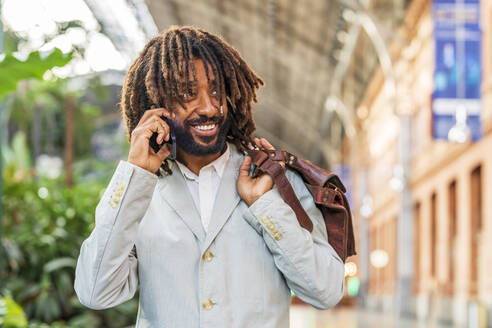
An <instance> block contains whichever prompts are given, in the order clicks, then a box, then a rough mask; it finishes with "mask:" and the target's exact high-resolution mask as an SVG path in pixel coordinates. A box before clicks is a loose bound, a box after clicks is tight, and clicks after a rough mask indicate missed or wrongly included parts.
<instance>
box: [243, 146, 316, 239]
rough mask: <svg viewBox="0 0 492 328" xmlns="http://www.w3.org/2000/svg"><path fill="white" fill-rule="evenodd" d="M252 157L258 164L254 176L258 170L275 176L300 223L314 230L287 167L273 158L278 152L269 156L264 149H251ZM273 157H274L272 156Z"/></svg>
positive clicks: (282, 194) (280, 191)
mask: <svg viewBox="0 0 492 328" xmlns="http://www.w3.org/2000/svg"><path fill="white" fill-rule="evenodd" d="M248 153H249V156H250V157H251V160H252V163H253V164H254V165H255V166H256V169H255V172H254V176H257V175H258V171H260V172H261V173H267V174H268V175H270V176H271V177H272V178H273V181H274V183H275V185H276V186H277V189H278V191H279V193H280V196H282V198H283V200H284V201H285V202H286V203H287V204H288V205H289V206H290V207H291V208H292V210H293V211H294V213H295V214H296V217H297V220H298V221H299V224H300V225H301V227H303V228H304V229H306V230H308V231H309V232H312V231H313V223H312V222H311V219H310V218H309V216H308V215H307V214H306V211H304V208H303V207H302V205H301V202H300V201H299V199H298V198H297V196H296V194H295V192H294V189H292V185H291V184H290V182H289V180H288V179H287V177H286V176H285V169H284V168H283V167H282V166H281V165H280V164H279V163H278V162H277V161H276V160H275V159H274V158H273V157H274V156H275V154H276V153H274V152H271V153H270V154H274V156H271V155H270V156H269V155H268V153H266V152H264V151H262V150H256V149H255V150H250V151H248ZM270 157H272V158H270Z"/></svg>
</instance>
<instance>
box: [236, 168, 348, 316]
mask: <svg viewBox="0 0 492 328" xmlns="http://www.w3.org/2000/svg"><path fill="white" fill-rule="evenodd" d="M286 175H287V178H288V179H289V181H290V183H291V184H292V187H293V189H294V191H295V193H296V195H297V197H298V198H299V201H300V202H301V205H302V206H303V208H304V210H305V211H306V213H307V214H308V216H309V217H310V219H311V221H312V222H313V231H312V232H311V233H310V232H309V231H307V230H306V229H304V228H302V227H301V226H300V225H299V222H298V221H297V218H296V215H295V213H294V211H293V210H292V209H291V208H290V206H289V205H287V204H286V203H285V202H284V200H283V199H282V197H281V196H280V193H279V192H278V190H277V188H276V187H274V188H273V189H272V190H270V191H268V192H266V193H265V194H264V195H263V196H261V197H260V198H259V199H258V200H256V202H254V203H253V204H252V205H251V206H250V207H249V208H248V209H247V210H246V211H245V212H244V215H243V217H244V218H245V219H246V221H248V222H249V223H250V225H251V226H252V227H253V228H255V229H256V231H257V232H258V233H260V234H261V235H262V236H263V239H264V240H265V243H266V245H267V247H268V248H269V249H270V251H271V253H272V255H273V258H274V261H275V265H276V266H277V268H278V269H279V270H280V271H281V272H282V273H283V275H284V277H285V279H286V282H287V285H288V286H289V288H290V289H291V290H292V291H293V292H294V293H295V294H296V295H297V296H298V297H299V298H301V299H302V300H303V301H305V302H307V303H309V304H311V305H313V306H314V307H316V308H319V309H327V308H330V307H333V306H335V305H336V304H337V303H338V302H339V301H340V299H341V298H342V296H343V285H344V279H345V272H344V271H345V270H344V263H343V262H342V260H341V259H340V257H339V256H338V254H337V253H336V252H335V250H334V249H333V248H332V247H331V245H330V244H329V243H328V237H327V233H326V227H325V224H324V220H323V216H322V215H321V212H320V211H319V209H318V208H317V207H316V205H315V204H314V200H313V197H312V196H311V193H310V192H309V190H308V189H307V187H306V186H305V185H304V183H303V181H302V178H301V177H300V176H298V175H297V174H296V173H294V172H293V171H291V170H287V171H286Z"/></svg>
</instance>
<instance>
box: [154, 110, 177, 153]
mask: <svg viewBox="0 0 492 328" xmlns="http://www.w3.org/2000/svg"><path fill="white" fill-rule="evenodd" d="M161 118H162V119H163V120H164V121H165V122H166V123H167V125H168V126H169V129H170V132H169V140H168V141H163V142H162V144H160V145H159V144H158V143H157V136H158V135H159V133H157V132H154V133H153V134H152V136H151V137H150V139H149V145H150V147H152V149H154V152H155V153H157V152H158V151H159V149H161V147H162V146H164V144H170V145H171V155H170V156H169V157H170V158H171V159H176V136H175V135H174V132H173V130H172V127H171V125H170V124H169V120H168V118H167V117H165V116H161Z"/></svg>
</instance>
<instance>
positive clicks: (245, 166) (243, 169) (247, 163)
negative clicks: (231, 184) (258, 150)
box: [239, 156, 251, 177]
mask: <svg viewBox="0 0 492 328" xmlns="http://www.w3.org/2000/svg"><path fill="white" fill-rule="evenodd" d="M250 167H251V157H249V156H246V157H245V158H244V161H243V163H242V164H241V166H240V167H239V177H247V176H249V169H250Z"/></svg>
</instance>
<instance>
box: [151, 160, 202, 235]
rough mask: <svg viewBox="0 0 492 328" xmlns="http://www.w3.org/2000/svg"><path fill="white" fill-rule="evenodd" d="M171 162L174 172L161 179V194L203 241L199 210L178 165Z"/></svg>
mask: <svg viewBox="0 0 492 328" xmlns="http://www.w3.org/2000/svg"><path fill="white" fill-rule="evenodd" d="M170 164H171V170H172V171H173V174H171V175H168V176H166V177H164V178H162V179H159V190H160V192H161V196H162V198H163V199H164V200H165V201H166V202H167V203H168V204H169V205H170V206H171V207H172V208H173V209H174V210H175V211H176V213H178V215H179V216H180V217H181V219H182V220H183V221H184V223H185V224H186V225H187V226H188V228H189V229H190V230H191V231H192V232H193V234H195V236H196V238H198V240H199V241H200V243H201V242H203V240H204V239H205V230H204V229H203V225H202V220H201V219H200V215H199V214H198V213H199V212H198V211H197V209H196V206H195V202H194V201H193V198H192V197H191V194H190V191H189V189H188V186H187V185H186V181H185V180H184V178H183V175H182V174H181V172H180V171H179V167H178V165H176V163H174V162H172V161H171V162H170Z"/></svg>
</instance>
